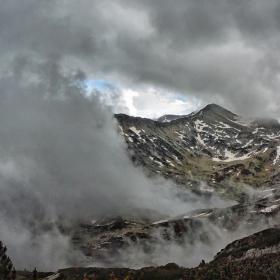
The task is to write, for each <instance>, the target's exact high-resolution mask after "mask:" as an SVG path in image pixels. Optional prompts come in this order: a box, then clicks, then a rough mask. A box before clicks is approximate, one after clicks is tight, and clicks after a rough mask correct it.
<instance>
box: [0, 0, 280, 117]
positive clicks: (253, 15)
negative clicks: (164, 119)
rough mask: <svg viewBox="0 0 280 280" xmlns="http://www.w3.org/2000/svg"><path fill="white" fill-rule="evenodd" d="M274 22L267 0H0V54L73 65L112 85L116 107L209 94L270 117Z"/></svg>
mask: <svg viewBox="0 0 280 280" xmlns="http://www.w3.org/2000/svg"><path fill="white" fill-rule="evenodd" d="M279 28H280V2H279V1H277V0H267V1H264V0H253V1H250V0H237V1H231V0H223V1H221V0H199V1H197V0H177V1H169V0H153V1H148V0H115V1H109V0H102V1H98V0H81V1H74V0H72V1H71V0H69V1H52V0H49V1H35V0H34V1H31V0H25V1H13V0H11V1H1V10H0V36H1V40H0V52H1V53H0V62H1V66H2V67H3V68H4V69H5V67H6V64H7V63H8V62H9V61H10V60H11V59H12V57H13V56H14V55H17V56H22V57H24V56H25V55H27V54H28V55H30V54H32V55H38V56H39V57H40V58H52V59H54V60H56V61H59V62H60V63H61V65H63V66H64V67H65V69H70V68H71V69H72V68H73V69H75V68H77V67H78V68H80V69H81V70H82V71H84V72H85V73H86V75H87V78H88V79H89V80H91V81H94V80H99V81H100V80H102V81H105V82H106V83H109V84H112V85H114V87H115V90H116V89H117V91H118V96H119V102H117V103H116V102H113V105H116V108H114V110H115V111H116V112H126V113H130V114H133V115H141V116H148V117H158V116H159V115H161V114H163V113H168V112H169V113H177V114H183V113H188V112H190V111H192V110H194V109H196V108H198V107H202V106H204V105H206V104H208V103H218V104H220V105H222V106H224V107H226V108H227V109H230V110H232V111H234V112H235V113H238V114H241V115H247V116H256V115H257V116H262V115H267V116H271V117H276V118H278V119H279V101H280V94H279V88H280V87H279V84H280V81H279V68H280V63H279V55H280V52H279V46H280V44H279V43H280V36H279ZM114 95H115V93H114Z"/></svg>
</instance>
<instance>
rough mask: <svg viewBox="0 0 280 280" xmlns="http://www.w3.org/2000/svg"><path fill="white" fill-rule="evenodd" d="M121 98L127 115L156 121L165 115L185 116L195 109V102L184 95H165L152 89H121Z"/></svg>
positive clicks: (162, 91)
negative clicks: (126, 109)
mask: <svg viewBox="0 0 280 280" xmlns="http://www.w3.org/2000/svg"><path fill="white" fill-rule="evenodd" d="M122 96H123V99H124V102H125V103H126V106H127V107H128V109H129V114H130V115H132V116H140V117H145V118H150V119H157V118H159V117H161V116H162V115H165V114H175V115H187V114H189V113H191V112H193V111H194V110H196V108H197V103H198V101H197V100H191V99H187V98H185V97H184V95H181V94H176V93H165V92H164V90H160V91H157V90H156V89H153V88H148V89H147V88H146V89H140V90H132V89H122Z"/></svg>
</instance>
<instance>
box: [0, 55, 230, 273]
mask: <svg viewBox="0 0 280 280" xmlns="http://www.w3.org/2000/svg"><path fill="white" fill-rule="evenodd" d="M85 78H86V76H85V74H84V73H82V72H81V71H79V70H76V71H74V70H73V71H65V70H63V69H62V68H61V67H60V65H59V64H58V63H57V62H56V61H54V60H38V59H33V58H30V57H25V58H24V59H23V58H22V57H20V58H16V59H15V60H12V61H11V63H10V64H9V66H8V67H7V71H6V72H5V73H3V75H2V77H1V93H0V94H1V103H0V143H1V145H0V183H1V184H0V185H1V189H0V191H1V196H0V208H1V222H2V225H1V229H0V235H1V238H2V241H3V242H4V243H5V245H7V247H8V248H9V255H10V257H11V258H12V260H13V262H14V265H15V266H16V267H17V268H21V269H23V268H26V267H28V268H32V267H33V266H34V265H37V266H38V268H39V269H44V270H46V269H52V270H53V269H57V268H61V267H65V266H67V265H68V266H69V265H73V264H75V263H77V262H78V263H79V259H80V261H82V260H83V258H82V257H81V255H80V253H79V252H78V251H77V252H76V251H74V249H73V248H72V246H71V240H70V237H67V236H64V235H62V234H61V230H60V229H61V227H71V226H74V225H75V224H77V223H78V222H79V221H81V220H85V219H90V218H94V217H102V216H108V215H111V214H112V213H114V215H117V214H118V213H119V214H121V213H125V212H128V211H129V209H143V208H144V209H152V210H155V211H157V212H159V213H161V214H165V215H168V216H176V215H179V214H183V213H186V212H189V211H191V210H194V209H197V208H204V207H206V204H207V207H209V206H213V207H214V206H215V207H224V206H227V205H229V204H232V202H231V201H228V200H223V199H221V198H218V197H215V196H213V197H212V198H211V199H210V200H207V201H202V200H201V198H199V197H197V196H196V195H194V194H192V193H191V192H190V191H187V190H184V189H182V188H178V187H176V186H175V185H174V184H173V183H172V182H171V181H167V180H164V179H163V178H154V179H151V178H148V177H147V176H146V175H145V173H144V172H143V170H142V169H141V168H139V167H138V168H136V167H135V166H134V165H133V163H132V161H131V159H130V157H129V155H128V153H127V147H126V144H125V142H124V140H123V138H122V137H121V136H120V135H119V133H118V132H117V130H118V126H117V123H116V120H115V118H114V116H113V113H112V108H110V106H108V105H106V103H104V99H102V98H101V97H100V93H99V92H98V91H93V92H91V94H89V92H88V89H87V88H86V87H85V86H84V83H83V81H84V80H85ZM116 98H117V97H116ZM186 198H187V199H186ZM70 252H71V253H70ZM71 254H72V260H71V257H70V255H71ZM46 260H47V261H46Z"/></svg>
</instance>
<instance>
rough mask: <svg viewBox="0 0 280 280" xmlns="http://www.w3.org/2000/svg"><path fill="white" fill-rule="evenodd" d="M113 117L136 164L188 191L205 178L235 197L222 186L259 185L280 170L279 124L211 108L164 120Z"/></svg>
mask: <svg viewBox="0 0 280 280" xmlns="http://www.w3.org/2000/svg"><path fill="white" fill-rule="evenodd" d="M116 118H117V120H118V122H119V130H120V133H121V134H122V135H123V137H124V138H125V141H126V142H127V145H128V149H129V150H131V151H133V156H132V159H133V161H134V163H135V164H140V165H143V166H145V167H146V168H147V170H149V172H151V173H153V174H160V175H163V176H164V177H168V178H173V179H174V180H175V181H176V182H177V183H179V184H182V185H185V186H188V187H190V188H192V187H193V184H196V182H197V181H198V180H203V181H206V182H207V183H208V184H209V185H210V186H211V187H212V188H213V189H214V191H215V192H217V193H220V194H221V193H225V192H226V193H225V195H226V196H228V197H231V198H236V197H238V194H236V193H234V191H232V190H229V188H225V185H227V186H229V187H230V186H231V185H232V183H234V184H235V185H236V183H247V184H249V185H251V186H254V187H259V186H262V185H265V184H266V183H267V182H269V181H271V180H272V178H273V176H277V175H278V174H279V172H280V170H279V163H280V141H279V140H280V124H279V123H278V121H277V120H273V119H250V120H248V119H247V120H246V119H243V118H242V117H240V116H237V115H235V114H234V113H232V112H230V111H228V110H226V109H224V108H222V107H220V106H218V105H215V104H211V105H208V106H206V107H205V108H204V109H202V110H200V111H199V112H196V113H192V114H190V115H188V116H179V118H177V119H176V118H175V117H174V116H172V118H169V119H167V120H168V122H161V121H153V120H150V119H144V118H139V117H130V116H127V115H124V114H118V115H116ZM164 119H165V120H166V117H165V118H163V120H164ZM170 119H171V120H170ZM172 119H174V120H172ZM160 120H161V119H160ZM235 191H236V189H235Z"/></svg>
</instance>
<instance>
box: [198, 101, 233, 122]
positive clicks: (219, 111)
mask: <svg viewBox="0 0 280 280" xmlns="http://www.w3.org/2000/svg"><path fill="white" fill-rule="evenodd" d="M202 113H206V114H210V115H212V114H214V115H223V116H228V117H229V118H231V117H234V116H237V115H236V114H234V113H232V112H231V111H229V110H227V109H225V108H223V107H222V106H220V105H217V104H215V103H212V104H208V105H207V106H205V107H204V108H203V109H201V110H200V111H199V112H198V113H197V114H198V115H201V114H202Z"/></svg>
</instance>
